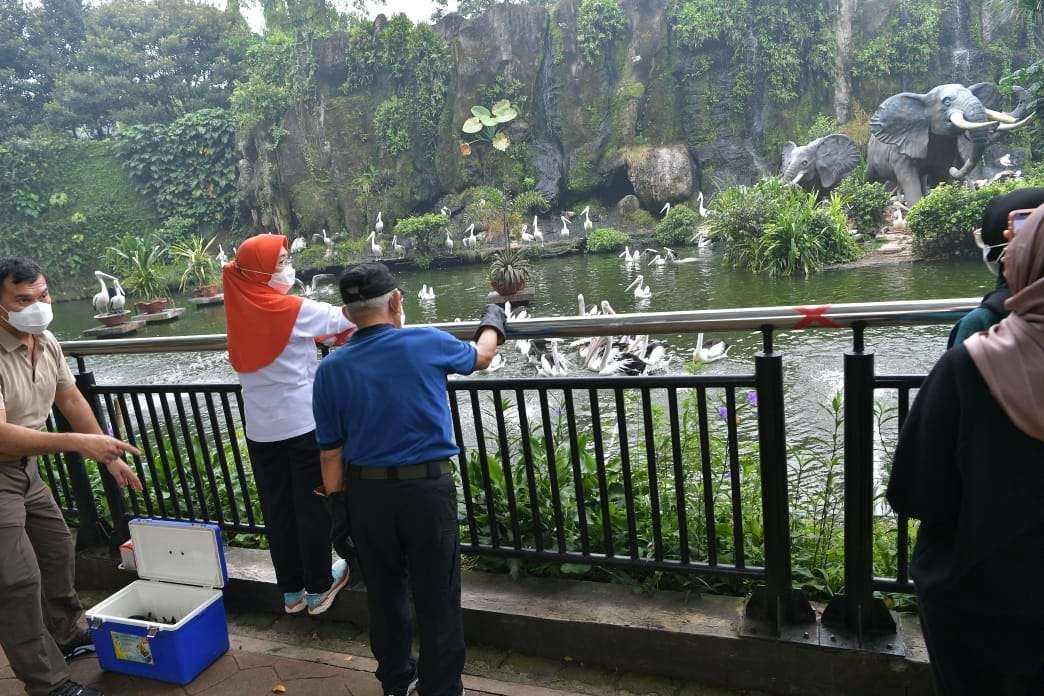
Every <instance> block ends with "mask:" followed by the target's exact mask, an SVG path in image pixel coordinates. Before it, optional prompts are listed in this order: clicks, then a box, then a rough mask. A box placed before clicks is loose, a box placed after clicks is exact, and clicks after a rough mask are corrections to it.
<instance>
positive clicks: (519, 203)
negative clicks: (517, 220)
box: [511, 190, 551, 218]
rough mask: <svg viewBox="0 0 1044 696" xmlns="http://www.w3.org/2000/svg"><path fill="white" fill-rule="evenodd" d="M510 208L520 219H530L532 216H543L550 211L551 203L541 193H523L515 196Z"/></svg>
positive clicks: (534, 191)
mask: <svg viewBox="0 0 1044 696" xmlns="http://www.w3.org/2000/svg"><path fill="white" fill-rule="evenodd" d="M511 208H512V210H514V211H515V212H516V213H518V214H519V215H521V216H522V217H525V218H530V217H532V216H534V215H543V214H544V213H546V212H547V211H549V210H551V203H550V202H549V201H548V200H547V194H546V193H544V192H543V191H536V190H533V191H523V192H522V193H520V194H518V195H517V196H515V201H514V202H513V203H512V204H511Z"/></svg>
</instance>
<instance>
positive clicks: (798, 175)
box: [790, 169, 807, 186]
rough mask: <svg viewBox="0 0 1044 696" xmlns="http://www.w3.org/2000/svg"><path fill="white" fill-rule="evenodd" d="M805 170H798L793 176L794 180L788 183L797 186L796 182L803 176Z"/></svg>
mask: <svg viewBox="0 0 1044 696" xmlns="http://www.w3.org/2000/svg"><path fill="white" fill-rule="evenodd" d="M806 171H807V170H805V169H802V170H801V171H800V172H798V174H797V176H795V177H794V180H793V181H791V182H790V183H791V184H793V185H794V186H797V184H798V182H799V181H801V180H802V179H804V178H805V172H806Z"/></svg>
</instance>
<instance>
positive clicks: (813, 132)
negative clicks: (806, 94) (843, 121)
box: [798, 114, 841, 145]
mask: <svg viewBox="0 0 1044 696" xmlns="http://www.w3.org/2000/svg"><path fill="white" fill-rule="evenodd" d="M840 132H841V126H840V125H839V124H838V122H837V121H836V120H835V119H834V118H833V117H831V116H827V115H826V114H819V115H818V116H816V120H815V121H813V122H812V125H811V126H809V127H808V133H806V134H805V142H806V143H810V142H812V141H813V140H815V139H817V138H824V137H826V136H828V135H833V134H834V133H840ZM803 144H804V143H798V145H803Z"/></svg>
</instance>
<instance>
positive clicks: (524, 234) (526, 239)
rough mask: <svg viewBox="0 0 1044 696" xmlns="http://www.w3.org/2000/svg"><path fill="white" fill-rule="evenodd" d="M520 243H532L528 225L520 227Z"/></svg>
mask: <svg viewBox="0 0 1044 696" xmlns="http://www.w3.org/2000/svg"><path fill="white" fill-rule="evenodd" d="M522 241H523V242H529V243H530V244H532V243H533V235H531V234H529V225H522Z"/></svg>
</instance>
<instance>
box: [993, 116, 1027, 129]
mask: <svg viewBox="0 0 1044 696" xmlns="http://www.w3.org/2000/svg"><path fill="white" fill-rule="evenodd" d="M1035 115H1036V113H1032V114H1030V115H1029V116H1027V117H1026V118H1024V119H1022V120H1021V121H1016V122H1015V123H1002V124H1000V125H999V126H997V130H999V131H1010V130H1015V129H1016V128H1019V127H1021V126H1024V125H1026V124H1027V123H1029V122H1030V120H1032V119H1033V117H1034V116H1035Z"/></svg>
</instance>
